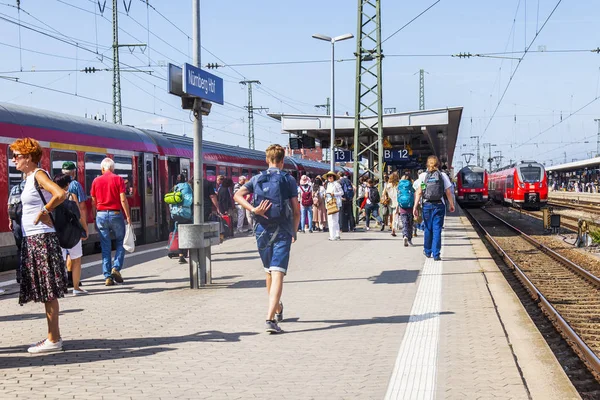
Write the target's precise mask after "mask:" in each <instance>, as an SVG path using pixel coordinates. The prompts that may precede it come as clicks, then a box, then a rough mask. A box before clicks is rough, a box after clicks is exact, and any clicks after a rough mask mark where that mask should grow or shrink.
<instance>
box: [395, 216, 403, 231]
mask: <svg viewBox="0 0 600 400" xmlns="http://www.w3.org/2000/svg"><path fill="white" fill-rule="evenodd" d="M394 230H396V231H401V230H402V218H401V217H400V214H398V213H396V214H395V215H394Z"/></svg>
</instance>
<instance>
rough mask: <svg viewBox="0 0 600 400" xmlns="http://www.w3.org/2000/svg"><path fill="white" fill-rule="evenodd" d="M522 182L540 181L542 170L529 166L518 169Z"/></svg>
mask: <svg viewBox="0 0 600 400" xmlns="http://www.w3.org/2000/svg"><path fill="white" fill-rule="evenodd" d="M519 170H520V172H521V178H522V179H523V182H539V181H541V180H542V168H541V167H536V166H533V165H529V166H527V167H521V168H519Z"/></svg>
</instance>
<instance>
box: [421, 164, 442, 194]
mask: <svg viewBox="0 0 600 400" xmlns="http://www.w3.org/2000/svg"><path fill="white" fill-rule="evenodd" d="M424 183H425V190H424V193H423V198H424V199H425V200H428V201H441V200H442V198H443V197H444V178H443V176H442V173H441V172H440V171H433V172H428V173H427V174H426V175H425V181H424Z"/></svg>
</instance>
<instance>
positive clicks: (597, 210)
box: [548, 200, 600, 214]
mask: <svg viewBox="0 0 600 400" xmlns="http://www.w3.org/2000/svg"><path fill="white" fill-rule="evenodd" d="M548 205H549V206H553V207H561V208H568V209H571V210H577V211H587V212H590V213H593V214H600V203H590V202H587V203H579V202H577V203H575V202H569V201H560V200H548Z"/></svg>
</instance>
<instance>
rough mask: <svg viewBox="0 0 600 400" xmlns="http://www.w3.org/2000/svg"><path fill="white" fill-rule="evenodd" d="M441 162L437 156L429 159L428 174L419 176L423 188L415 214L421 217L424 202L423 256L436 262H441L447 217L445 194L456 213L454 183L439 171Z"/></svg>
mask: <svg viewBox="0 0 600 400" xmlns="http://www.w3.org/2000/svg"><path fill="white" fill-rule="evenodd" d="M439 167H440V161H439V160H438V158H437V157H436V156H429V157H428V158H427V172H424V173H422V174H421V175H420V176H419V181H420V182H421V186H420V187H419V188H418V189H417V194H416V197H415V204H414V207H413V213H414V215H415V217H418V215H419V209H418V205H419V202H420V201H421V200H422V201H423V203H422V204H423V225H424V228H425V234H424V243H423V254H425V257H427V258H429V257H431V256H433V259H434V260H435V261H441V257H440V251H441V248H442V227H443V226H444V217H445V215H446V205H445V202H444V193H445V194H446V198H447V201H448V203H449V210H450V212H454V196H453V195H452V183H451V182H450V179H449V178H448V176H447V175H446V174H444V173H443V172H441V171H440V170H439Z"/></svg>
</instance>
